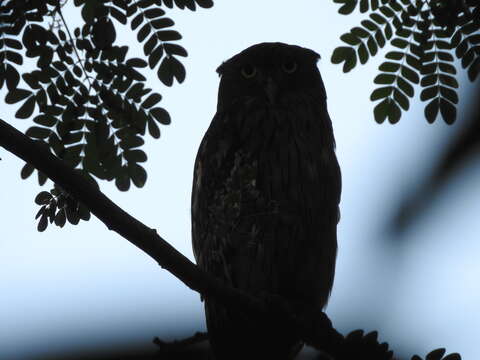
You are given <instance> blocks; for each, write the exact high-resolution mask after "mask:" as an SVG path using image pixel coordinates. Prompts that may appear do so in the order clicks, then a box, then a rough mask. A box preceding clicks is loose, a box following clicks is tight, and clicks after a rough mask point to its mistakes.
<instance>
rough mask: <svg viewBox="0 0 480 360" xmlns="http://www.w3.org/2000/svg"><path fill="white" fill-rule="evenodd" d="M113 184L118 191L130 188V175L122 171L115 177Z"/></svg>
mask: <svg viewBox="0 0 480 360" xmlns="http://www.w3.org/2000/svg"><path fill="white" fill-rule="evenodd" d="M115 185H116V186H117V189H118V190H120V191H128V189H130V177H129V176H128V174H125V173H124V172H122V173H121V174H120V175H119V176H118V177H116V178H115Z"/></svg>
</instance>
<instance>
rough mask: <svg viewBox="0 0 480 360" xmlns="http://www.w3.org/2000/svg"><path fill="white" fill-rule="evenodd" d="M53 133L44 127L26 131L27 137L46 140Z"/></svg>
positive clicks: (34, 127)
mask: <svg viewBox="0 0 480 360" xmlns="http://www.w3.org/2000/svg"><path fill="white" fill-rule="evenodd" d="M51 132H52V131H51V130H50V129H47V128H44V127H38V126H32V127H31V128H29V129H28V130H27V131H26V133H25V135H27V136H30V137H31V138H34V139H45V138H47V137H48V136H49V135H50V133H51Z"/></svg>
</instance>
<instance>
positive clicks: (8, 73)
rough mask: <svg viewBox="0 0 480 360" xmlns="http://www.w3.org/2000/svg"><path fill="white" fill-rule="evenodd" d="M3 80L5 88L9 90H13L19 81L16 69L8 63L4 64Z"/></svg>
mask: <svg viewBox="0 0 480 360" xmlns="http://www.w3.org/2000/svg"><path fill="white" fill-rule="evenodd" d="M5 80H6V82H7V88H8V90H10V91H12V90H14V89H15V88H16V87H17V86H18V82H19V81H20V75H19V74H18V71H17V70H16V69H15V68H14V67H13V66H12V65H10V64H7V65H6V66H5Z"/></svg>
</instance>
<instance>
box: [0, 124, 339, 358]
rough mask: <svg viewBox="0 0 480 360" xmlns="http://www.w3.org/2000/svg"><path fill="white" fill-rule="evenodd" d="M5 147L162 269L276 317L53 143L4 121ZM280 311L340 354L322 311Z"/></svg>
mask: <svg viewBox="0 0 480 360" xmlns="http://www.w3.org/2000/svg"><path fill="white" fill-rule="evenodd" d="M0 145H1V146H3V147H4V148H5V149H6V150H8V151H9V152H11V153H13V154H15V155H16V156H18V157H19V158H21V159H23V160H25V161H26V162H28V163H30V164H31V165H33V166H34V167H35V168H36V169H38V170H40V171H41V172H43V173H44V174H46V175H47V176H48V177H49V178H50V179H51V180H52V181H54V182H55V183H56V184H57V185H59V186H60V187H62V188H63V189H65V190H66V191H67V192H68V193H70V194H71V195H72V196H73V197H75V198H76V199H77V200H78V201H80V202H82V203H83V204H84V205H86V206H87V207H88V208H89V210H90V211H91V212H92V213H93V214H94V215H95V216H96V217H97V218H98V219H99V220H100V221H102V222H103V223H104V224H105V225H106V226H107V228H108V229H110V230H113V231H115V232H117V233H118V234H119V235H120V236H122V237H124V238H125V239H127V240H128V241H130V242H131V243H132V244H134V245H135V246H137V247H138V248H139V249H141V250H143V251H144V252H145V253H147V254H148V255H150V256H151V257H152V258H153V259H155V261H157V262H158V264H159V265H160V266H161V267H163V268H164V269H166V270H168V271H169V272H170V273H172V274H173V275H174V276H176V277H177V278H178V279H180V280H181V281H182V282H183V283H184V284H185V285H187V286H188V287H189V288H190V289H192V290H194V291H197V292H199V293H200V294H202V295H203V296H213V297H215V298H216V299H218V300H220V301H222V302H223V303H224V304H225V305H227V306H231V307H235V308H237V309H239V310H241V311H247V312H248V313H250V314H252V315H254V316H261V317H264V316H271V315H272V310H271V309H270V308H269V307H267V306H266V305H265V303H264V302H263V301H261V300H259V299H257V298H255V297H253V296H251V295H248V294H246V293H244V292H242V291H239V290H238V289H235V288H233V287H231V286H227V285H226V284H224V283H222V282H221V281H219V280H218V279H216V278H214V277H212V276H211V275H210V274H208V273H206V272H205V271H203V270H202V269H200V268H199V267H198V266H196V265H195V264H193V263H192V262H191V261H190V260H189V259H188V258H186V257H185V256H184V255H182V254H181V253H179V252H178V251H177V250H176V249H175V248H174V247H172V246H171V245H170V244H169V243H168V242H167V241H165V240H164V239H163V238H162V237H161V236H159V235H158V234H157V232H156V231H155V229H151V228H149V227H147V226H146V225H145V224H143V223H141V222H140V221H138V220H137V219H135V218H134V217H132V216H131V215H129V214H128V213H127V212H125V211H124V210H122V209H121V208H120V207H119V206H118V205H116V204H115V203H114V202H112V201H111V200H110V199H109V198H107V197H106V196H105V195H104V194H103V193H102V192H101V191H100V190H98V189H97V188H96V187H95V186H94V185H92V184H90V183H89V182H88V181H86V180H85V179H84V178H83V177H82V176H81V175H79V174H77V173H75V171H73V169H72V168H71V167H69V166H68V165H66V164H65V163H64V162H63V161H61V160H60V159H58V158H57V157H55V156H54V155H53V154H52V153H51V152H50V151H49V150H48V148H47V147H44V146H42V145H41V143H39V142H35V141H33V140H31V139H30V138H29V137H27V136H26V135H24V134H23V133H21V132H20V131H18V130H16V129H15V128H14V127H12V126H10V125H9V124H7V123H6V122H5V121H3V120H1V119H0ZM278 310H279V309H276V314H275V315H280V316H283V317H284V318H285V320H286V321H285V323H287V324H288V325H289V327H291V329H294V331H296V332H297V333H298V334H299V335H300V337H301V338H302V339H303V340H304V341H305V342H306V343H307V344H309V345H311V346H314V347H316V348H318V349H322V350H323V351H326V352H328V353H330V354H332V355H334V354H338V353H339V351H340V349H341V343H342V341H343V336H342V335H341V334H339V333H338V332H337V331H336V330H335V329H333V327H332V324H331V322H330V320H329V319H328V317H327V316H326V315H325V314H324V313H323V312H321V311H319V310H318V311H315V312H308V311H307V312H306V311H300V312H298V313H296V312H292V311H280V312H281V314H279V313H278ZM336 358H337V357H336ZM340 358H341V357H338V359H340Z"/></svg>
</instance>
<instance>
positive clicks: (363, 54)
mask: <svg viewBox="0 0 480 360" xmlns="http://www.w3.org/2000/svg"><path fill="white" fill-rule="evenodd" d="M357 51H358V59H359V60H360V63H361V64H362V65H363V64H366V62H367V61H368V58H369V55H368V51H367V47H366V46H365V44H363V43H362V44H360V46H359V47H358V49H357Z"/></svg>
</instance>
